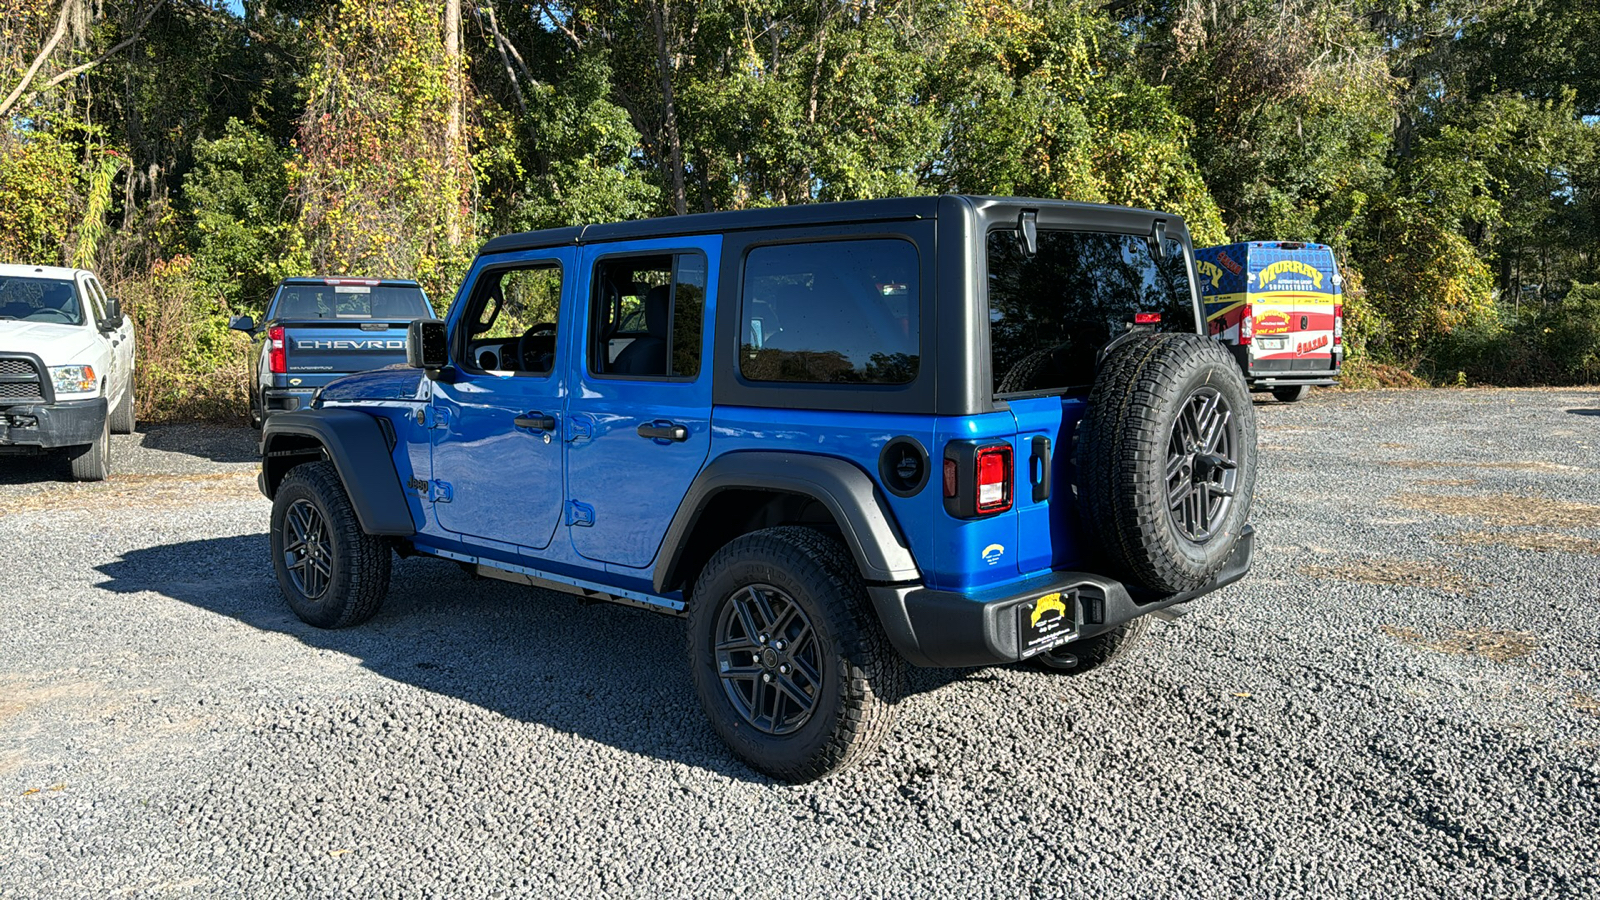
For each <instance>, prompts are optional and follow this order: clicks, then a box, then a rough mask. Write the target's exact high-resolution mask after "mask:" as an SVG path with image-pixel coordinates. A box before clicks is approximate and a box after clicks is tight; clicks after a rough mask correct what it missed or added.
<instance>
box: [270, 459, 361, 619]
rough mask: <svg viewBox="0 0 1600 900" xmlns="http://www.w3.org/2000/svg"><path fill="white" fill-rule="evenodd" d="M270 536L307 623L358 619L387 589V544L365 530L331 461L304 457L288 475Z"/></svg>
mask: <svg viewBox="0 0 1600 900" xmlns="http://www.w3.org/2000/svg"><path fill="white" fill-rule="evenodd" d="M270 540H271V544H272V565H273V568H274V569H275V570H276V571H277V574H278V586H279V587H280V588H282V589H283V596H284V597H286V598H287V599H288V601H289V607H290V608H291V609H293V610H294V614H295V615H297V616H299V617H300V619H301V621H303V622H305V623H306V624H308V625H315V626H317V627H318V628H344V627H346V626H349V625H359V624H361V623H362V622H365V621H366V620H368V619H370V618H372V616H373V614H374V613H376V612H377V611H378V606H379V605H380V604H381V603H382V602H383V597H384V595H385V594H386V593H388V591H389V547H388V545H387V544H386V543H384V541H383V539H382V538H380V537H375V536H373V535H370V534H367V533H366V532H364V531H362V530H361V523H360V522H359V521H358V520H357V519H356V513H355V509H354V508H353V507H351V505H350V496H349V495H348V494H346V493H345V489H344V484H343V483H342V482H340V480H339V470H338V469H335V468H334V467H333V463H330V462H314V463H306V464H304V465H299V466H295V467H294V468H293V469H290V470H289V474H287V475H285V476H284V478H283V483H282V484H281V485H279V486H278V494H277V496H276V497H274V498H273V500H272V526H271V534H270Z"/></svg>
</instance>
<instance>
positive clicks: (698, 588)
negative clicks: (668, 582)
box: [689, 527, 903, 782]
mask: <svg viewBox="0 0 1600 900" xmlns="http://www.w3.org/2000/svg"><path fill="white" fill-rule="evenodd" d="M689 660H690V667H691V670H692V671H693V674H694V681H695V689H696V692H697V693H698V694H699V697H700V705H701V706H702V707H703V708H704V709H705V712H706V717H707V718H708V719H710V721H711V727H712V728H713V729H714V730H715V731H716V732H717V734H718V735H719V736H720V737H721V738H722V739H723V741H724V742H726V743H727V745H728V746H729V747H730V748H731V749H732V750H733V751H734V753H736V754H738V756H739V757H740V758H741V759H743V760H744V761H745V762H746V763H748V764H749V765H750V766H751V767H752V768H755V769H758V770H760V771H762V772H765V773H766V774H768V775H771V776H773V777H774V778H780V779H783V780H786V781H797V782H798V781H811V780H813V779H816V778H820V777H822V776H825V775H827V774H829V773H831V772H835V771H837V770H839V769H841V768H844V767H845V766H848V765H850V764H851V763H853V762H854V761H855V760H857V759H859V758H860V757H862V756H865V755H866V754H868V753H870V752H871V751H872V750H874V749H875V748H876V747H877V746H878V745H879V744H880V743H881V742H882V741H883V738H884V736H885V735H887V734H888V732H889V729H890V726H891V724H892V722H893V707H892V703H893V701H894V699H895V697H897V696H898V694H899V692H900V687H901V680H902V678H903V671H902V663H901V660H900V657H899V656H898V655H897V654H896V653H895V652H894V650H893V648H891V647H890V646H889V642H888V638H887V637H886V636H885V635H884V633H883V630H882V628H881V627H880V626H879V625H878V623H877V621H876V619H875V618H874V617H873V615H872V612H871V610H870V606H869V604H868V601H867V595H866V588H865V587H864V586H863V585H862V583H861V578H860V576H859V575H858V574H857V573H856V569H855V564H854V561H853V560H852V559H851V557H850V554H849V553H848V551H846V550H845V548H844V547H843V546H842V545H841V544H840V543H839V542H838V541H837V540H835V539H833V538H831V537H828V536H827V535H825V534H823V533H821V532H819V531H816V530H814V529H810V528H800V527H782V528H769V529H766V530H764V531H758V532H755V533H753V534H748V535H745V536H744V537H741V538H738V539H736V540H734V541H732V542H731V543H729V544H728V545H727V546H725V547H723V548H722V549H721V550H719V551H717V553H716V555H715V556H713V557H712V559H711V561H710V562H709V563H707V565H706V568H705V570H704V571H703V572H702V573H701V575H700V578H699V579H698V580H697V581H696V582H695V587H694V592H693V594H692V596H691V598H690V604H689Z"/></svg>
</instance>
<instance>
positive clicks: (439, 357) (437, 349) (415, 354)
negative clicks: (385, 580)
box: [406, 319, 450, 375]
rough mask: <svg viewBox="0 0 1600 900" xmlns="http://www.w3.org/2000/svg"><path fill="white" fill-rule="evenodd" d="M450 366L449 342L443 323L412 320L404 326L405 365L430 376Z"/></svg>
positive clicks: (433, 320)
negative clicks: (423, 371) (425, 372)
mask: <svg viewBox="0 0 1600 900" xmlns="http://www.w3.org/2000/svg"><path fill="white" fill-rule="evenodd" d="M449 364H450V342H449V340H448V339H447V338H446V335H445V328H444V322H442V321H440V320H438V319H414V320H412V322H411V324H410V325H407V326H406V365H408V366H411V367H412V368H414V369H423V370H426V371H427V372H428V373H429V374H430V375H431V374H432V373H433V372H436V371H438V370H439V369H442V368H444V367H445V366H448V365H449Z"/></svg>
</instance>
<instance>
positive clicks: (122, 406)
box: [111, 387, 137, 434]
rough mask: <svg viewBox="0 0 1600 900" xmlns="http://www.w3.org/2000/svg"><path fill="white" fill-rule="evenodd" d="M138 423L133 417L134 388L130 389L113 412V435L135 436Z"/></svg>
mask: <svg viewBox="0 0 1600 900" xmlns="http://www.w3.org/2000/svg"><path fill="white" fill-rule="evenodd" d="M136 425H137V423H136V422H134V416H133V388H131V387H130V388H128V390H127V391H126V392H124V393H123V395H122V402H121V403H118V404H117V405H116V407H115V408H113V409H112V410H111V433H112V434H133V430H134V428H135V427H136Z"/></svg>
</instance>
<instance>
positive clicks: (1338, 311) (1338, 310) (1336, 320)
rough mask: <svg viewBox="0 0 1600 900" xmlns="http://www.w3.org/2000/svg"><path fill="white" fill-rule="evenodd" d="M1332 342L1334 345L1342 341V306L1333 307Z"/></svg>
mask: <svg viewBox="0 0 1600 900" xmlns="http://www.w3.org/2000/svg"><path fill="white" fill-rule="evenodd" d="M1333 343H1334V345H1335V346H1337V345H1339V344H1342V343H1344V306H1343V305H1339V306H1335V307H1334V308H1333Z"/></svg>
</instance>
